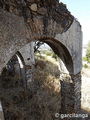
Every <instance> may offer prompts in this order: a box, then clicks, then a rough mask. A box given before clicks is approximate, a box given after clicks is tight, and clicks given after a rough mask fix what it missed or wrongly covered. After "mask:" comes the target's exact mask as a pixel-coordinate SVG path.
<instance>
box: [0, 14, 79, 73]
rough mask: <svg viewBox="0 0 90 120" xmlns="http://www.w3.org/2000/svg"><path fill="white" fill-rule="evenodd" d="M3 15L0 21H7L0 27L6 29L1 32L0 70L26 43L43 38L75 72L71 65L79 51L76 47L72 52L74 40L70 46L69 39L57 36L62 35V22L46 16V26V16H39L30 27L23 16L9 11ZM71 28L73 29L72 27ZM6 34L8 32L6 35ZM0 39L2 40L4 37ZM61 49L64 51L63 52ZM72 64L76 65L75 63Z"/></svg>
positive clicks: (70, 69)
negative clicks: (61, 38)
mask: <svg viewBox="0 0 90 120" xmlns="http://www.w3.org/2000/svg"><path fill="white" fill-rule="evenodd" d="M1 16H3V19H2V20H1V21H0V22H1V23H2V22H3V21H5V23H4V24H3V25H2V26H1V27H0V29H1V30H2V29H5V30H4V31H3V32H2V34H1V36H3V42H2V47H0V49H1V50H0V51H1V52H0V56H2V57H0V69H1V70H0V71H2V68H3V67H4V66H5V65H6V63H7V61H8V60H9V59H10V58H11V57H12V56H13V55H14V54H15V53H16V52H17V51H19V49H20V48H22V47H23V46H24V45H26V44H27V43H30V42H31V41H33V40H42V41H46V42H48V44H49V45H50V46H51V47H52V48H53V50H54V52H55V53H57V54H58V55H59V57H61V59H62V60H63V61H64V63H65V64H66V66H67V68H68V70H69V71H70V73H71V71H72V73H73V72H74V70H75V69H74V68H73V67H72V68H71V67H69V66H70V65H71V64H72V62H71V61H73V63H74V60H73V55H74V54H75V53H78V51H77V50H76V49H75V50H74V49H73V50H74V51H73V53H72V47H73V46H74V41H73V43H72V45H69V46H68V45H67V42H68V40H66V41H65V40H60V39H58V38H55V37H57V35H58V34H59V35H62V34H61V32H62V29H61V27H60V24H58V23H56V21H54V20H52V19H50V18H45V19H46V21H47V22H48V25H47V27H46V26H45V23H44V18H43V19H42V17H39V18H33V20H34V21H33V22H32V21H31V23H30V24H29V29H28V28H27V26H26V23H25V22H24V19H23V18H20V17H17V16H15V15H12V14H11V13H7V12H5V13H1ZM16 21H18V22H16ZM7 22H9V25H8V24H7ZM13 22H16V24H15V25H14V24H13ZM74 24H75V23H74ZM76 25H77V24H76ZM9 26H10V28H9ZM71 26H72V25H71ZM44 27H45V28H46V32H45V31H44V29H43V28H44ZM57 28H58V29H57ZM70 28H71V29H72V27H70ZM70 28H69V29H70ZM51 29H52V31H51ZM75 31H76V30H75ZM6 33H7V34H6ZM4 34H6V36H5V35H4ZM71 34H73V33H71ZM8 36H9V37H8ZM0 40H2V37H1V39H0ZM77 41H78V39H77ZM64 43H65V44H64ZM54 47H55V48H54ZM2 51H3V52H4V54H3V55H2ZM60 51H62V53H61V52H60ZM61 54H62V55H61ZM78 55H79V54H77V56H78ZM68 57H69V61H70V62H69V61H68V62H67V59H68ZM71 57H72V58H71ZM80 57H81V56H80ZM69 63H70V65H69ZM72 65H73V66H74V64H72ZM73 69H74V70H73Z"/></svg>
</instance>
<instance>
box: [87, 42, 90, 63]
mask: <svg viewBox="0 0 90 120" xmlns="http://www.w3.org/2000/svg"><path fill="white" fill-rule="evenodd" d="M86 58H87V62H88V63H90V41H89V42H88V46H87V49H86Z"/></svg>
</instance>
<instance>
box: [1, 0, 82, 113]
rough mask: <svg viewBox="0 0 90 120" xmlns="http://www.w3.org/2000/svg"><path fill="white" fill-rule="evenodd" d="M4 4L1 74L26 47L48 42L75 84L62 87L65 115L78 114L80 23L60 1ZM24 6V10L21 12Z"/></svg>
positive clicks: (63, 84) (70, 82)
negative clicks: (38, 41)
mask: <svg viewBox="0 0 90 120" xmlns="http://www.w3.org/2000/svg"><path fill="white" fill-rule="evenodd" d="M28 3H29V4H28ZM1 4H2V6H1V9H2V10H1V12H0V16H1V17H0V31H1V32H0V43H1V44H0V73H1V72H2V69H3V67H4V66H5V65H6V64H7V62H8V60H9V59H10V58H11V57H12V56H13V55H14V54H15V53H16V52H17V51H18V50H20V48H22V47H23V46H24V45H26V44H27V43H30V42H31V41H33V40H40V41H44V42H46V43H48V44H49V45H50V46H51V47H52V49H53V50H54V52H55V53H56V54H57V55H58V56H59V57H60V58H61V59H62V60H63V62H64V63H65V65H66V67H67V69H68V70H69V74H70V76H71V80H69V81H63V82H62V83H61V84H62V98H64V99H63V101H62V108H63V107H64V109H62V113H66V112H67V113H68V112H70V113H72V112H78V111H79V109H80V86H81V84H80V83H81V77H80V76H81V74H80V71H81V67H82V60H81V57H82V31H81V26H80V24H79V22H78V21H77V20H76V19H75V18H74V17H73V16H72V15H71V14H70V12H68V10H67V8H66V7H65V5H64V4H62V3H59V1H58V0H57V1H55V0H53V1H51V2H50V1H48V2H46V1H43V2H41V1H38V2H35V1H33V2H30V1H23V2H16V3H12V1H10V3H9V2H2V3H1ZM13 5H14V6H13ZM20 5H21V6H22V7H20V9H19V10H18V6H20ZM68 89H69V90H70V91H72V93H71V92H70V91H68ZM65 91H66V92H65ZM78 91H79V92H78ZM70 93H71V94H70ZM71 95H72V96H71ZM77 96H79V97H78V98H77ZM68 100H69V101H71V102H70V104H68V102H67V101H68Z"/></svg>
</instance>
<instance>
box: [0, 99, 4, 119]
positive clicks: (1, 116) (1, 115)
mask: <svg viewBox="0 0 90 120" xmlns="http://www.w3.org/2000/svg"><path fill="white" fill-rule="evenodd" d="M0 120H4V115H3V109H2V105H1V101H0Z"/></svg>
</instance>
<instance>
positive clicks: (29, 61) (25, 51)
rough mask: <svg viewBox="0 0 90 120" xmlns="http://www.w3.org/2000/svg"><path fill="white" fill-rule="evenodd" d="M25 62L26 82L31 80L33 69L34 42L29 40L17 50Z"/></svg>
mask: <svg viewBox="0 0 90 120" xmlns="http://www.w3.org/2000/svg"><path fill="white" fill-rule="evenodd" d="M19 52H20V53H21V55H22V56H23V59H24V62H25V70H26V79H27V84H29V83H31V82H32V81H33V70H34V65H35V59H34V43H33V42H30V43H29V44H27V45H25V46H24V47H23V48H21V49H20V50H19Z"/></svg>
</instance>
